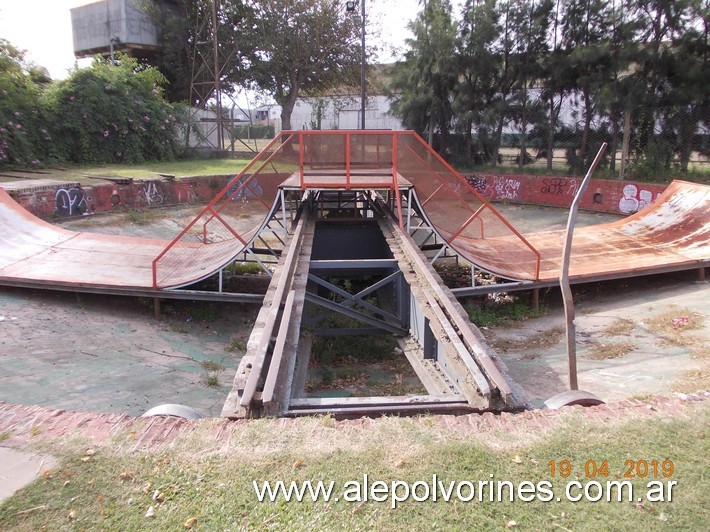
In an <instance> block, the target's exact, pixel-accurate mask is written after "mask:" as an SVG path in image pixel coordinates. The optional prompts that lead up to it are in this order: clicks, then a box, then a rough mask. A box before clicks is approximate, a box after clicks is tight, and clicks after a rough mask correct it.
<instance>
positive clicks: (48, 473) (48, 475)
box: [42, 469, 54, 478]
mask: <svg viewBox="0 0 710 532" xmlns="http://www.w3.org/2000/svg"><path fill="white" fill-rule="evenodd" d="M42 476H43V477H44V478H52V477H53V476H54V473H53V472H52V471H51V470H49V469H47V470H46V471H43V472H42Z"/></svg>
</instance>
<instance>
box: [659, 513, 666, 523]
mask: <svg viewBox="0 0 710 532" xmlns="http://www.w3.org/2000/svg"><path fill="white" fill-rule="evenodd" d="M658 519H659V520H660V521H663V522H664V523H665V522H666V521H668V516H667V515H666V514H664V513H663V512H661V515H659V516H658Z"/></svg>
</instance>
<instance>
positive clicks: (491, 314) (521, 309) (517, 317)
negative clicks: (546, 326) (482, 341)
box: [464, 299, 547, 327]
mask: <svg viewBox="0 0 710 532" xmlns="http://www.w3.org/2000/svg"><path fill="white" fill-rule="evenodd" d="M464 308H465V309H466V312H467V313H468V317H469V319H470V320H471V321H472V322H473V323H474V324H476V325H477V326H478V327H500V326H505V325H510V324H511V323H513V322H516V321H523V320H528V319H531V318H539V317H540V316H544V315H545V314H546V313H547V308H545V307H538V308H535V307H532V306H530V305H527V304H525V303H523V302H522V301H520V300H518V299H515V300H513V301H512V302H511V301H504V302H501V303H496V302H493V301H486V302H485V303H483V304H477V303H475V302H473V301H469V302H467V303H466V304H465V305H464Z"/></svg>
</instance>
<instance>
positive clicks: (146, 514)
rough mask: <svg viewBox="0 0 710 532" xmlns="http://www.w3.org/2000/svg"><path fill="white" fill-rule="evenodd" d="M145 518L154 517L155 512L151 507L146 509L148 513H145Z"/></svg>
mask: <svg viewBox="0 0 710 532" xmlns="http://www.w3.org/2000/svg"><path fill="white" fill-rule="evenodd" d="M145 516H146V517H155V510H154V509H153V507H152V506H150V507H149V508H148V511H147V512H146V513H145Z"/></svg>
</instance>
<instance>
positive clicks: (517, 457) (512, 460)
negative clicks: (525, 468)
mask: <svg viewBox="0 0 710 532" xmlns="http://www.w3.org/2000/svg"><path fill="white" fill-rule="evenodd" d="M510 460H511V462H515V463H516V464H522V463H523V461H522V460H521V459H520V457H519V456H518V455H517V454H516V455H515V456H514V457H513V458H511V459H510ZM513 522H515V521H513Z"/></svg>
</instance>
